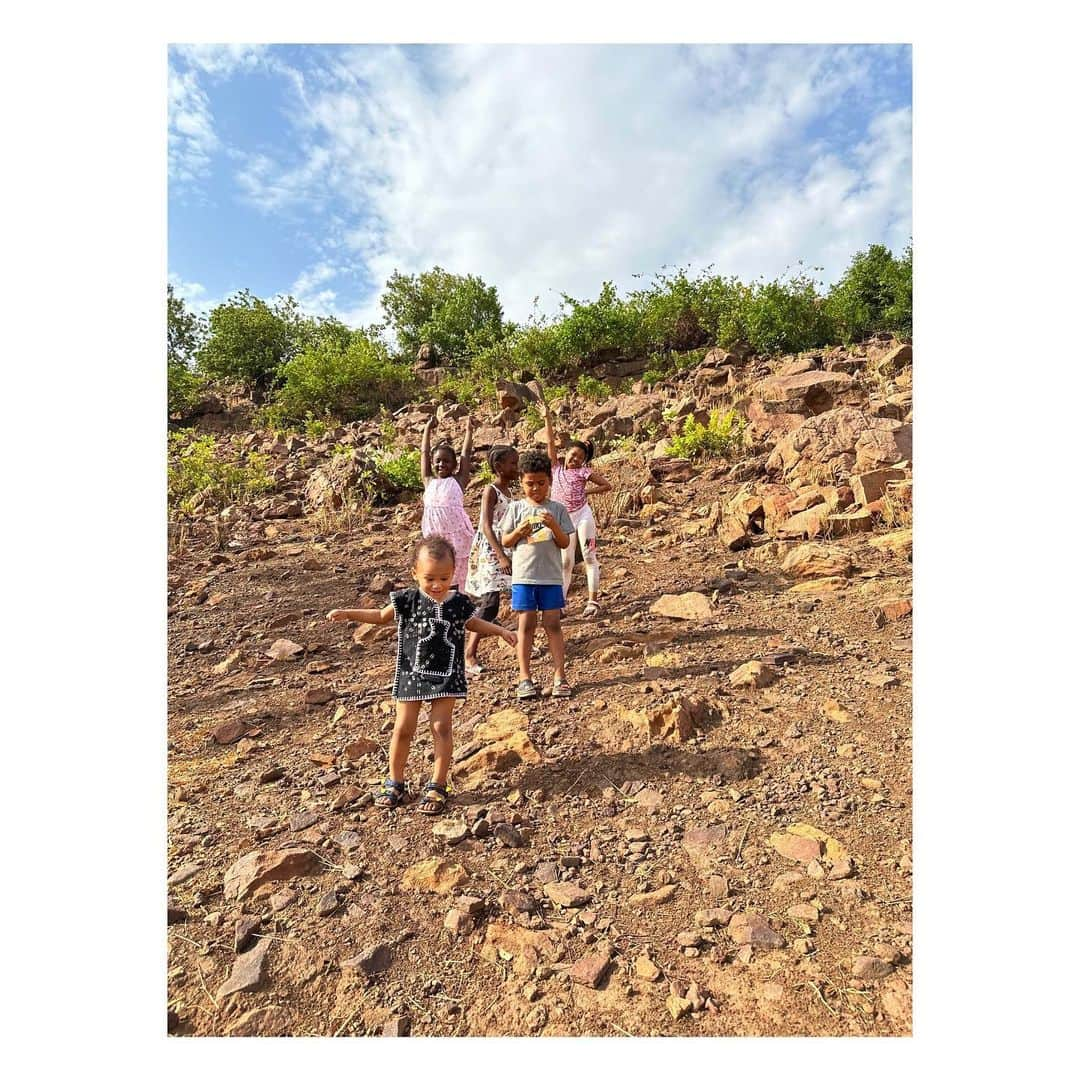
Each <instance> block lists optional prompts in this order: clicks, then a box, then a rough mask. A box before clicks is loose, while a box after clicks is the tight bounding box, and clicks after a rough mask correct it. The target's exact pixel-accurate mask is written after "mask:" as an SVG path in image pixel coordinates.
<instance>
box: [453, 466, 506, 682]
mask: <svg viewBox="0 0 1080 1080" xmlns="http://www.w3.org/2000/svg"><path fill="white" fill-rule="evenodd" d="M488 465H490V466H491V471H492V472H493V473H494V474H495V482H494V483H492V484H488V486H487V487H486V488H484V494H483V497H482V498H481V500H480V523H479V527H478V528H477V530H476V536H475V538H474V539H473V544H472V550H471V551H470V552H469V574H468V577H467V578H466V579H465V591H466V592H467V593H468V594H469V595H470V596H475V597H478V598H479V603H478V605H477V614H478V615H479V617H480V618H481V619H483V620H484V621H485V622H490V623H493V622H496V621H497V619H498V615H499V603H500V601H501V599H502V594H503V593H504V592H506V593H508V592H509V591H510V573H511V566H510V558H509V556H508V555H507V554H506V552H505V551H504V550H503V547H502V544H501V543H500V542H499V537H501V536H502V532H501V531H500V530H501V527H502V522H503V518H504V517H506V510H507V507H508V506H509V505H510V485H511V484H513V483H514V482H515V481H516V480H517V475H518V452H517V451H516V450H515V449H514V448H513V447H512V446H494V447H492V448H491V452H490V453H489V454H488ZM479 644H480V636H479V635H478V634H469V636H468V637H467V638H466V639H465V674H466V675H479V674H480V673H481V672H482V671H483V670H484V669H483V668H482V667H481V666H480V663H479V661H478V659H477V655H476V649H477V646H478V645H479Z"/></svg>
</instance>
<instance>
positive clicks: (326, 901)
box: [315, 889, 341, 916]
mask: <svg viewBox="0 0 1080 1080" xmlns="http://www.w3.org/2000/svg"><path fill="white" fill-rule="evenodd" d="M340 904H341V899H340V898H339V897H338V894H337V893H336V892H334V890H333V889H331V890H330V891H329V892H324V893H323V894H322V896H320V897H319V902H318V903H317V904H316V905H315V914H316V915H324V916H325V915H333V914H334V912H335V911H337V909H338V907H339V905H340Z"/></svg>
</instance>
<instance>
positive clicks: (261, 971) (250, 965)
mask: <svg viewBox="0 0 1080 1080" xmlns="http://www.w3.org/2000/svg"><path fill="white" fill-rule="evenodd" d="M271 940H272V939H271V938H268V937H267V938H263V939H262V940H261V941H260V942H259V943H258V944H257V945H256V946H255V947H254V948H252V949H250V950H249V951H248V952H246V953H244V954H243V955H242V956H240V957H239V958H238V959H237V960H236V962H235V963H234V964H233V966H232V971H231V972H230V973H229V977H228V979H226V980H225V982H223V983H222V984H221V986H220V987H218V992H217V999H218V1001H220V1000H221V999H222V998H224V997H227V996H228V995H229V994H236V993H240V992H242V991H245V990H254V989H256V988H258V987H259V986H260V985H261V984H262V982H263V979H264V977H265V968H266V954H267V953H268V952H269V951H270V942H271Z"/></svg>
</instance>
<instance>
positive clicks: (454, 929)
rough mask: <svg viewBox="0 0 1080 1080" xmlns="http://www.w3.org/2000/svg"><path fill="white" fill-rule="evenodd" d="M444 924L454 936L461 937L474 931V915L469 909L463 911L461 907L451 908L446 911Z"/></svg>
mask: <svg viewBox="0 0 1080 1080" xmlns="http://www.w3.org/2000/svg"><path fill="white" fill-rule="evenodd" d="M443 926H444V927H445V928H446V929H447V930H449V931H450V933H451V934H453V935H454V937H460V936H463V935H465V934H469V933H472V929H473V920H472V916H471V915H469V913H468V912H467V911H461V910H460V909H459V908H456V907H455V908H451V909H450V910H449V911H448V912H447V913H446V918H445V919H444V920H443Z"/></svg>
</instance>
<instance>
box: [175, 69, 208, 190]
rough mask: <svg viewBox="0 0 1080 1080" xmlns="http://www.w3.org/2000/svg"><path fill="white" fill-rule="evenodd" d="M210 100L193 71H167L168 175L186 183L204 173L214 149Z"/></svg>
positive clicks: (178, 181) (206, 170) (180, 182)
mask: <svg viewBox="0 0 1080 1080" xmlns="http://www.w3.org/2000/svg"><path fill="white" fill-rule="evenodd" d="M219 145H220V144H219V142H218V137H217V135H216V134H215V133H214V121H213V117H212V116H211V114H210V101H209V99H208V98H207V96H206V93H205V92H204V91H203V89H202V87H200V86H199V82H198V79H197V78H196V76H195V74H194V72H190V71H188V72H178V71H173V70H171V69H170V71H169V177H170V179H171V180H174V181H176V182H177V183H179V184H188V183H191V182H193V181H195V180H198V179H199V178H200V177H202V176H204V175H205V174H206V173H207V172H208V171H209V168H210V158H211V155H212V154H213V153H214V152H215V151H216V150H217V149H218V146H219Z"/></svg>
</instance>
